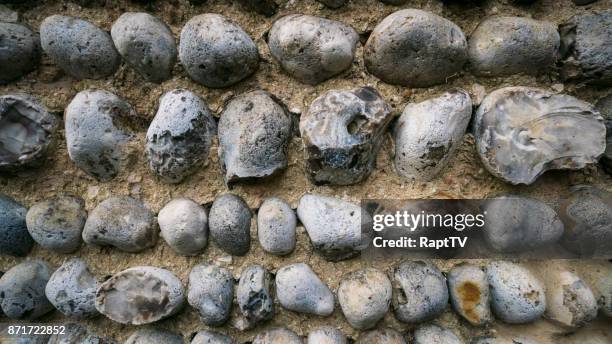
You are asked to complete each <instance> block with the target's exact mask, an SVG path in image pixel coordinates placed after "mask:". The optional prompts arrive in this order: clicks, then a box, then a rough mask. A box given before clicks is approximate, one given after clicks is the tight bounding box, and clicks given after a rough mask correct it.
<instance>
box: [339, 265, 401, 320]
mask: <svg viewBox="0 0 612 344" xmlns="http://www.w3.org/2000/svg"><path fill="white" fill-rule="evenodd" d="M392 294H393V287H392V286H391V281H390V280H389V277H387V275H386V274H385V273H384V272H382V271H379V270H377V269H374V268H366V269H362V270H357V271H354V272H351V273H349V274H347V275H346V276H345V277H343V278H342V280H341V281H340V286H339V287H338V302H339V303H340V307H341V308H342V313H343V314H344V316H345V317H346V320H347V321H348V322H349V324H350V325H351V326H352V327H354V328H356V329H359V330H365V329H370V328H373V327H374V326H376V324H377V323H378V321H380V320H381V319H382V318H384V316H385V315H386V314H387V311H388V310H389V306H391V298H392Z"/></svg>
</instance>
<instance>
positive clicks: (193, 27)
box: [179, 13, 259, 88]
mask: <svg viewBox="0 0 612 344" xmlns="http://www.w3.org/2000/svg"><path fill="white" fill-rule="evenodd" d="M179 57H180V60H181V63H182V64H183V66H184V67H185V71H186V72H187V74H189V76H190V77H191V78H192V79H193V80H194V81H196V82H197V83H200V84H202V85H204V86H206V87H211V88H222V87H227V86H230V85H233V84H235V83H237V82H239V81H241V80H243V79H245V78H246V77H248V76H250V75H251V74H253V73H254V72H255V70H257V66H258V64H259V52H258V51H257V46H256V45H255V43H254V42H253V40H252V39H251V37H249V35H248V34H247V33H246V32H244V31H243V30H242V28H240V26H238V25H237V24H235V23H234V22H232V21H231V20H229V19H227V18H226V17H224V16H222V15H219V14H213V13H207V14H201V15H198V16H195V17H193V18H191V19H190V20H189V21H188V22H187V24H185V26H184V27H183V30H182V31H181V39H180V45H179Z"/></svg>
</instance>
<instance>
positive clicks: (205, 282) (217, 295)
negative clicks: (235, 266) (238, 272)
mask: <svg viewBox="0 0 612 344" xmlns="http://www.w3.org/2000/svg"><path fill="white" fill-rule="evenodd" d="M233 299H234V277H233V276H232V273H231V272H230V271H229V270H227V269H225V268H221V267H217V266H214V265H197V266H195V267H194V268H193V269H192V270H191V273H190V274H189V292H188V294H187V300H188V301H189V304H190V305H191V306H192V307H193V308H195V309H197V310H198V313H199V314H200V319H201V320H202V322H203V323H204V324H206V325H208V326H221V325H223V324H224V323H225V322H226V321H227V320H228V319H229V316H230V312H231V310H232V301H233Z"/></svg>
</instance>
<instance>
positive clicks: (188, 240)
mask: <svg viewBox="0 0 612 344" xmlns="http://www.w3.org/2000/svg"><path fill="white" fill-rule="evenodd" d="M157 221H158V222H159V228H160V232H161V236H162V237H163V238H164V240H166V242H167V243H168V245H169V246H170V247H172V249H173V250H174V251H175V252H176V253H178V254H180V255H183V256H196V255H198V254H200V253H201V252H202V251H203V250H204V248H206V244H207V243H208V216H207V215H206V209H204V207H202V206H201V205H199V204H197V203H196V202H194V201H193V200H191V199H189V198H183V197H181V198H175V199H173V200H172V201H170V202H169V203H168V204H166V205H165V206H164V207H163V208H162V209H161V210H160V211H159V214H158V215H157Z"/></svg>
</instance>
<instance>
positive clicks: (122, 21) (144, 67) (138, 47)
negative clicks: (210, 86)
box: [111, 12, 177, 83]
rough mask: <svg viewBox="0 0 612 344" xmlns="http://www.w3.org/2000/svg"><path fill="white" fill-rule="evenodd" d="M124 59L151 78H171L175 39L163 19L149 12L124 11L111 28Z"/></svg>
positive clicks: (112, 35)
mask: <svg viewBox="0 0 612 344" xmlns="http://www.w3.org/2000/svg"><path fill="white" fill-rule="evenodd" d="M111 37H112V38H113V42H114V43H115V47H117V51H118V52H119V54H121V56H122V57H123V59H124V60H125V61H126V62H127V64H129V65H130V67H132V68H134V69H135V70H136V71H137V72H138V73H140V74H141V75H142V76H143V77H144V78H145V79H147V80H148V81H151V82H155V83H160V82H162V81H164V80H167V79H170V77H171V76H172V68H173V67H174V63H175V62H176V55H177V50H176V42H175V41H174V36H173V35H172V31H170V29H169V28H168V26H167V25H166V24H164V22H162V21H161V20H159V19H158V18H156V17H154V16H152V15H150V14H148V13H134V12H126V13H123V14H122V15H121V16H120V17H119V19H117V20H116V21H115V23H114V24H113V26H112V28H111Z"/></svg>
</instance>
